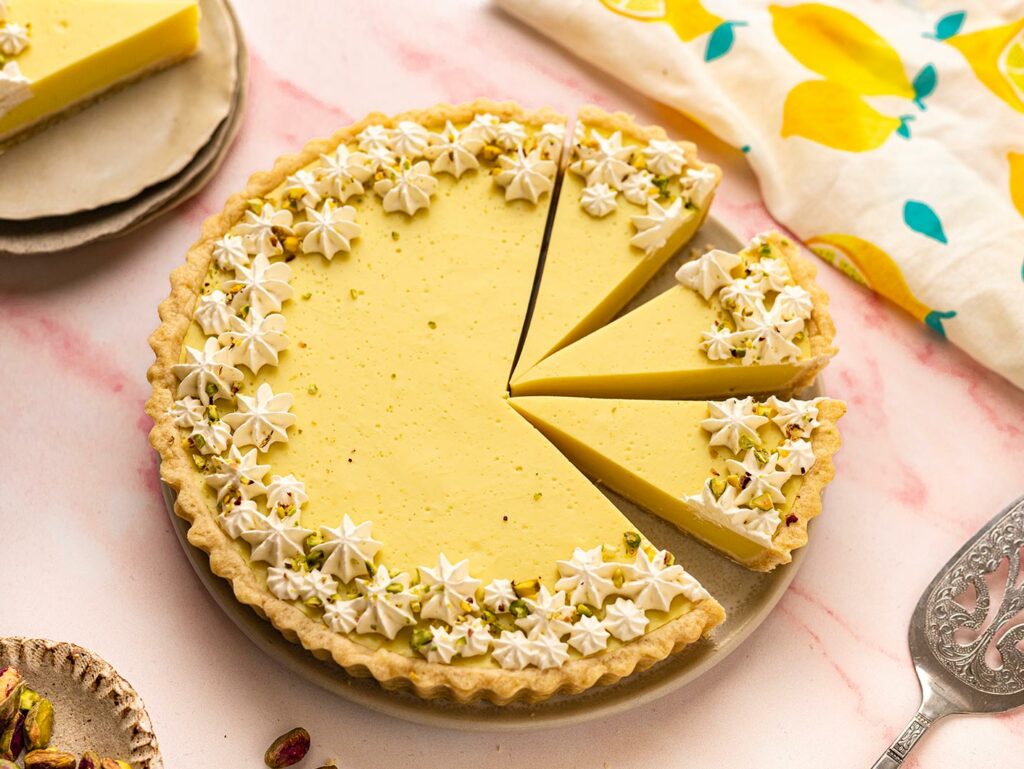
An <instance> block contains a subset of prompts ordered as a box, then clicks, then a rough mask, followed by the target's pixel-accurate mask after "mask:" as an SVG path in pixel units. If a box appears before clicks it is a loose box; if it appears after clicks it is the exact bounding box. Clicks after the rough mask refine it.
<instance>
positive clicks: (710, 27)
mask: <svg viewBox="0 0 1024 769" xmlns="http://www.w3.org/2000/svg"><path fill="white" fill-rule="evenodd" d="M601 3H603V4H604V6H605V7H606V8H608V10H610V11H614V12H615V13H617V14H619V15H621V16H627V17H628V18H630V19H636V20H637V21H661V22H665V23H666V24H668V25H669V26H670V27H672V29H673V30H674V31H675V33H676V36H677V37H678V38H679V39H680V40H682V41H683V42H684V43H689V42H690V41H691V40H696V39H697V38H698V37H701V36H702V35H707V34H708V33H709V32H710V33H711V36H710V37H709V38H708V42H707V45H706V46H705V48H704V61H714V60H715V59H718V58H720V57H722V56H725V54H727V53H728V52H729V51H730V50H731V49H732V44H733V42H735V39H736V36H735V34H734V32H733V30H734V29H735V28H736V27H744V26H746V22H743V21H726V20H725V19H723V18H722V17H721V16H716V15H715V14H713V13H711V12H710V11H708V10H707V9H706V8H705V7H704V6H703V5H701V2H700V0H601Z"/></svg>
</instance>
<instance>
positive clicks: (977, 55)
mask: <svg viewBox="0 0 1024 769" xmlns="http://www.w3.org/2000/svg"><path fill="white" fill-rule="evenodd" d="M965 15H966V14H963V13H959V14H950V15H949V16H944V17H943V18H942V19H940V20H939V23H938V24H937V25H936V27H935V34H934V35H932V37H935V38H936V39H938V40H943V41H945V42H946V43H948V44H949V45H951V46H953V47H954V48H956V49H957V50H958V51H960V53H962V54H963V56H964V58H965V59H967V63H968V64H970V65H971V69H973V70H974V74H975V76H976V77H977V78H978V80H980V81H981V82H982V84H983V85H984V86H985V87H986V88H988V89H989V90H990V91H991V92H992V93H994V94H995V95H996V96H998V97H999V98H1000V99H1002V100H1003V101H1004V102H1006V103H1007V104H1009V105H1010V106H1011V107H1013V108H1014V109H1015V110H1017V111H1018V112H1024V18H1021V19H1018V20H1017V21H1013V22H1010V23H1009V24H1004V25H1002V26H999V27H989V28H988V29H979V30H977V31H976V32H967V33H964V34H959V29H960V26H961V25H962V24H963V22H964V16H965ZM950 33H952V34H950Z"/></svg>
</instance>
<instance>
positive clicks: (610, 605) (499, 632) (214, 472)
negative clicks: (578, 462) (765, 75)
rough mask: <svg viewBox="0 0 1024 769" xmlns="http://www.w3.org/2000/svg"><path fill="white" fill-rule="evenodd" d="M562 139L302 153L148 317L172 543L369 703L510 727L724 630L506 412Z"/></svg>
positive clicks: (654, 552) (442, 121) (197, 253)
mask: <svg viewBox="0 0 1024 769" xmlns="http://www.w3.org/2000/svg"><path fill="white" fill-rule="evenodd" d="M616 119H617V120H618V121H619V122H620V123H624V122H625V118H622V117H617V118H616ZM564 125H565V120H564V118H563V117H561V116H560V115H558V114H556V113H552V112H548V111H543V110H541V111H526V110H523V109H521V108H519V107H517V106H516V105H513V104H499V103H494V102H486V101H480V102H476V103H473V104H469V105H464V106H460V107H451V106H444V105H441V106H438V107H436V108H433V109H430V110H424V111H421V112H412V113H407V114H404V115H400V116H397V117H394V118H390V117H386V116H383V115H372V116H370V117H368V118H367V119H366V120H364V121H362V122H360V123H358V124H355V125H353V126H350V127H349V128H346V129H343V130H342V131H340V132H339V133H337V134H336V135H335V136H334V137H332V138H331V139H329V140H324V141H317V142H312V143H310V144H309V145H307V147H306V148H305V149H304V150H303V151H302V152H301V153H300V154H299V155H296V156H293V157H286V158H282V159H281V160H279V161H278V163H277V165H276V167H275V168H274V170H273V171H271V172H269V173H265V174H257V175H255V176H253V177H252V179H251V180H250V183H249V186H248V188H247V190H246V191H245V193H244V194H242V195H236V196H234V197H233V198H231V199H230V200H229V201H228V204H227V206H226V208H225V209H224V211H223V212H222V213H221V214H220V215H218V216H215V217H213V218H211V219H210V220H209V221H207V222H206V224H205V225H204V228H203V233H202V237H201V239H200V240H199V241H198V242H197V243H196V245H195V246H194V247H193V248H192V250H191V251H190V252H189V255H188V259H187V263H186V264H185V265H184V266H183V267H181V268H179V269H178V270H177V271H176V272H175V273H174V275H173V277H172V294H171V296H170V297H169V298H168V299H167V300H165V302H164V303H163V304H162V305H161V308H160V314H161V318H162V320H163V323H162V325H161V326H160V328H159V329H158V330H157V331H156V332H155V333H154V335H153V336H152V338H151V344H152V346H153V348H154V351H155V352H156V355H157V361H156V363H155V364H154V366H153V367H152V368H151V370H150V380H151V382H152V384H153V395H152V397H151V399H150V402H149V403H148V406H147V410H148V412H149V413H150V414H151V415H152V416H153V417H154V420H155V421H156V426H155V427H154V430H153V432H152V435H151V441H152V443H153V445H154V447H156V448H157V449H158V451H159V452H160V454H161V457H162V460H163V461H162V464H161V474H162V477H163V478H164V480H165V481H166V482H167V483H168V484H169V485H170V486H171V487H172V488H173V489H174V490H175V491H176V492H177V500H176V504H175V510H176V512H177V513H178V514H179V515H180V516H182V517H183V518H185V519H186V520H188V521H189V522H190V524H191V525H190V530H189V541H190V542H192V543H193V544H195V545H197V546H199V547H201V548H202V549H204V550H206V551H207V552H208V553H209V554H210V561H211V568H212V569H213V571H214V573H216V574H218V575H219V576H222V577H224V578H227V579H229V580H231V581H232V583H233V586H234V591H235V594H236V596H237V597H238V599H239V600H240V601H241V602H242V603H244V604H246V605H249V606H251V607H253V608H254V609H255V610H256V611H257V612H259V613H260V614H261V615H263V616H265V617H267V618H268V619H269V620H270V621H271V622H272V623H273V624H274V626H275V627H277V628H278V629H279V630H280V631H281V632H282V633H283V634H284V635H285V636H286V637H287V638H289V639H290V640H292V641H296V642H299V643H301V644H302V645H303V646H304V647H305V648H307V649H309V650H310V651H312V652H313V653H314V654H316V655H317V656H319V657H321V658H324V659H327V658H330V659H333V660H334V661H335V662H336V663H337V664H338V665H340V666H341V667H343V668H345V669H346V670H347V671H349V672H350V673H352V674H354V675H372V676H373V677H375V678H377V679H378V680H379V681H380V682H381V683H382V684H383V685H384V686H386V687H389V688H406V687H407V688H411V689H412V690H413V691H414V692H415V693H416V694H418V695H420V696H423V697H428V698H430V697H437V696H449V697H452V698H454V699H456V700H459V701H471V700H474V699H477V698H480V697H484V698H487V699H489V700H491V701H493V702H496V703H506V702H509V701H512V700H515V699H524V700H529V701H536V700H539V699H543V698H546V697H549V696H551V695H552V694H554V693H555V692H564V693H574V692H579V691H582V690H584V689H586V688H588V687H590V686H593V685H595V684H597V683H610V682H613V681H616V680H618V679H620V678H622V677H623V676H626V675H629V674H631V673H633V672H635V671H637V670H641V669H644V668H646V667H648V666H650V665H651V664H654V663H655V662H657V661H659V660H661V659H663V658H664V657H666V656H668V655H669V654H671V653H673V652H674V651H678V650H680V649H682V648H684V647H685V646H687V645H689V644H692V643H694V642H695V641H697V640H699V639H700V638H701V637H702V636H704V635H706V634H707V633H708V632H709V631H710V630H711V629H713V628H714V627H715V626H716V625H717V624H719V623H720V622H722V620H723V619H724V612H723V611H722V608H721V606H720V605H719V604H718V603H717V602H716V601H715V599H714V598H713V597H711V596H709V595H708V594H707V592H706V591H705V590H704V589H703V588H702V587H701V586H700V584H699V583H698V582H697V581H696V580H695V579H694V578H693V577H692V576H691V575H690V574H689V573H687V572H686V571H685V569H684V568H683V566H682V565H679V564H676V563H675V562H674V559H673V557H672V555H671V554H670V553H667V552H666V551H663V550H659V549H657V547H656V546H655V545H653V544H652V543H651V542H649V541H648V540H647V539H646V538H645V537H644V536H643V534H642V533H641V532H639V531H637V529H636V527H635V526H634V525H633V524H632V523H630V522H629V521H628V520H627V519H626V518H624V517H623V516H622V515H621V513H620V512H619V511H618V509H617V508H616V507H614V506H613V505H612V504H611V503H610V502H609V501H608V500H607V499H606V498H605V497H604V495H603V494H601V493H600V492H599V491H598V490H597V489H596V488H595V487H594V485H593V484H591V483H590V482H589V481H588V480H587V479H586V478H585V476H584V475H583V474H581V473H580V471H579V470H577V469H576V468H575V467H574V466H573V465H572V464H571V463H570V462H569V461H568V460H567V459H566V458H565V457H564V456H563V455H562V454H561V453H560V452H559V451H558V449H557V448H556V447H555V446H554V445H552V443H550V442H549V441H548V440H547V439H546V438H545V437H544V436H543V435H542V434H541V433H540V432H538V431H537V430H535V429H534V428H533V427H532V426H531V425H530V424H529V423H528V422H527V420H525V419H523V418H522V416H521V415H520V414H519V413H517V411H516V410H515V409H514V408H513V406H512V405H510V404H509V402H508V397H507V388H506V382H507V377H508V373H509V370H510V368H511V366H512V358H513V356H514V353H515V349H516V344H517V341H518V339H519V336H520V334H521V328H522V325H523V321H524V318H525V316H526V310H527V305H528V302H529V297H530V293H531V290H532V287H533V284H534V280H535V275H536V268H537V258H538V254H539V252H540V248H541V242H542V238H543V233H544V231H545V227H546V223H547V220H548V205H549V204H550V203H551V195H552V193H553V191H554V190H555V189H556V188H557V186H556V183H555V182H556V174H557V170H558V165H559V160H560V153H561V151H562V146H563V139H564V130H565V128H564ZM635 130H636V131H639V130H640V129H635ZM668 151H669V150H667V149H666V148H665V147H661V148H660V150H659V152H662V153H663V152H668ZM669 154H672V153H671V152H670V153H669ZM653 156H654V157H660V155H659V154H658V153H657V152H655V153H653ZM656 162H671V161H670V160H669V161H666V160H664V159H662V160H661V161H656ZM672 190H673V191H671V192H670V193H669V196H670V198H669V202H671V200H672V197H673V196H676V197H679V196H680V195H681V193H682V192H684V190H681V189H677V188H674V187H673V188H672ZM484 224H486V226H484ZM556 226H557V225H556ZM708 440H710V437H708Z"/></svg>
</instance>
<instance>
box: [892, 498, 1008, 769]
mask: <svg viewBox="0 0 1024 769" xmlns="http://www.w3.org/2000/svg"><path fill="white" fill-rule="evenodd" d="M1022 551H1024V497H1021V498H1020V499H1018V500H1017V501H1016V502H1014V503H1013V504H1011V505H1010V506H1009V507H1008V508H1006V509H1005V510H1003V512H1001V513H1000V514H999V515H997V516H996V517H995V518H993V519H992V520H991V521H989V522H988V524H987V525H985V526H984V527H983V528H982V529H981V531H979V532H978V533H977V534H975V535H974V537H972V538H971V540H970V541H969V542H968V543H967V544H966V545H964V546H963V547H962V548H960V551H959V552H958V553H957V554H956V555H954V556H953V557H952V559H950V561H949V562H948V563H947V564H946V565H945V566H944V567H943V569H942V571H940V572H939V573H938V575H937V576H936V577H935V579H933V580H932V582H931V584H930V585H928V588H927V590H925V591H924V595H922V596H921V600H920V601H918V603H917V608H916V609H915V610H914V616H913V617H912V618H911V620H910V633H909V636H910V653H911V656H912V657H913V658H914V667H915V668H916V669H917V677H918V678H919V679H920V681H921V707H920V708H919V709H918V711H917V715H915V716H914V718H913V720H912V721H911V722H910V723H909V724H908V725H907V728H906V729H904V730H903V733H902V734H900V736H899V737H897V738H896V740H895V741H894V742H893V743H892V745H890V746H889V749H888V750H886V751H885V754H884V755H883V756H882V757H881V758H880V759H878V761H877V762H876V763H875V765H874V767H873V769H895V768H896V767H899V766H900V765H901V764H902V763H903V760H904V759H905V758H906V757H907V754H908V753H910V751H911V749H912V748H913V747H914V745H916V744H917V741H918V740H919V739H920V738H921V735H922V734H924V733H925V731H927V729H928V727H930V726H931V725H932V724H934V723H935V722H936V721H938V720H939V719H940V718H943V717H944V716H948V715H952V714H955V713H1001V712H1003V711H1005V710H1012V709H1013V708H1017V707H1020V706H1021V705H1024V650H1022V647H1024V581H1022V579H1021V577H1022V571H1021V566H1022V564H1021V559H1022V556H1024V552H1022ZM1004 562H1006V577H1005V580H1004V579H1003V578H1002V576H1001V575H999V578H998V584H996V583H995V581H993V580H992V577H991V575H993V574H994V573H995V572H997V571H998V570H999V569H1000V567H1001V566H1002V565H1003V563H1004ZM986 576H988V577H989V579H988V580H986ZM990 582H992V583H993V586H994V587H1000V588H1002V590H1003V595H1002V600H1001V601H1000V602H999V604H998V605H994V600H993V597H992V596H991V595H990V590H989V584H990ZM971 588H973V589H974V599H973V601H972V600H970V589H971ZM972 603H973V606H971V604H972Z"/></svg>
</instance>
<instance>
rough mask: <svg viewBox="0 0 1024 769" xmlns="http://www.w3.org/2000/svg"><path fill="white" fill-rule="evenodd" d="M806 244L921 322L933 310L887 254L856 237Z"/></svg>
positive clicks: (838, 236)
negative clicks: (916, 292) (914, 292)
mask: <svg viewBox="0 0 1024 769" xmlns="http://www.w3.org/2000/svg"><path fill="white" fill-rule="evenodd" d="M804 243H806V244H807V247H808V248H809V249H811V251H813V252H814V253H815V254H817V255H818V256H820V257H821V258H822V259H824V260H825V261H826V262H828V263H829V264H831V265H832V266H833V267H835V268H836V269H838V270H839V271H840V272H842V273H843V274H844V275H846V276H848V277H850V278H853V279H854V280H855V281H857V282H858V283H862V284H864V285H865V286H868V287H869V288H872V289H874V290H875V291H877V292H878V293H880V294H882V295H883V296H885V297H887V298H888V299H890V300H892V301H893V302H895V303H896V304H898V305H899V306H900V307H902V308H903V309H905V310H906V311H907V312H909V313H910V314H912V315H913V316H914V317H915V318H917V319H918V320H925V319H926V318H927V317H928V314H929V313H930V312H931V308H930V307H928V305H926V304H924V303H923V302H920V301H918V299H917V297H915V296H914V294H913V293H912V292H911V290H910V286H908V285H907V281H906V280H904V278H903V273H902V272H900V268H899V267H897V266H896V263H895V262H894V261H893V260H892V257H891V256H889V255H888V254H887V253H885V251H883V250H882V249H880V248H879V247H878V246H876V245H875V244H874V243H870V242H868V241H866V240H864V239H863V238H858V237H857V236H856V235H841V234H832V235H815V236H814V237H810V238H805V239H804Z"/></svg>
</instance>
